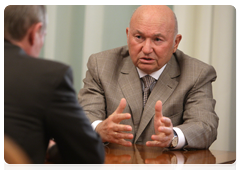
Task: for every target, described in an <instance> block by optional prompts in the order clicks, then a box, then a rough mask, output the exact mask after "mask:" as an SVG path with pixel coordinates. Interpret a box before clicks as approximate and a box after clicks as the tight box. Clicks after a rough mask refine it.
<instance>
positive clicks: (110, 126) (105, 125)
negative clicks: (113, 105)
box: [96, 98, 133, 146]
mask: <svg viewBox="0 0 240 170" xmlns="http://www.w3.org/2000/svg"><path fill="white" fill-rule="evenodd" d="M125 107H126V100H125V99H124V98H123V99H121V101H120V103H119V105H118V108H117V109H116V110H115V112H113V114H111V115H110V116H109V117H108V118H107V119H105V120H104V121H102V122H101V123H99V124H98V125H97V127H96V131H97V132H98V133H99V134H100V136H101V138H102V141H103V142H110V143H117V144H121V145H124V146H131V145H132V143H131V142H129V141H126V140H125V139H132V138H133V135H132V134H129V133H124V132H122V131H131V130H132V127H131V126H130V125H122V124H120V122H121V121H122V120H124V119H130V118H131V115H130V114H129V113H122V112H123V110H124V108H125Z"/></svg>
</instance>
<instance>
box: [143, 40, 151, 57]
mask: <svg viewBox="0 0 240 170" xmlns="http://www.w3.org/2000/svg"><path fill="white" fill-rule="evenodd" d="M142 52H143V53H144V54H146V55H147V54H150V53H152V52H153V48H152V42H151V40H150V39H146V40H145V41H144V43H143V47H142Z"/></svg>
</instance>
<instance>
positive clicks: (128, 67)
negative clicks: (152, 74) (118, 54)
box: [118, 57, 143, 131]
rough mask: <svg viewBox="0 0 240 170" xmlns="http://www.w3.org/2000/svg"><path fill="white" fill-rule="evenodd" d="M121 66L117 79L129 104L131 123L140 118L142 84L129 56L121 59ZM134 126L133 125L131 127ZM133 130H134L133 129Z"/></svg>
mask: <svg viewBox="0 0 240 170" xmlns="http://www.w3.org/2000/svg"><path fill="white" fill-rule="evenodd" d="M123 60H124V61H123V66H122V69H121V73H120V76H119V79H118V82H119V85H120V88H121V90H122V93H123V95H124V97H125V99H126V100H127V103H128V104H129V107H130V110H131V113H134V115H133V114H132V119H133V123H134V124H136V123H137V122H139V121H140V119H141V114H142V109H143V101H142V86H141V82H140V79H139V75H138V73H137V70H136V67H135V65H134V64H133V63H132V60H131V58H130V57H125V58H124V59H123ZM133 128H134V127H133ZM134 131H135V130H134Z"/></svg>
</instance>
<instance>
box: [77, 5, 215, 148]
mask: <svg viewBox="0 0 240 170" xmlns="http://www.w3.org/2000/svg"><path fill="white" fill-rule="evenodd" d="M126 34H127V44H128V45H127V46H123V47H119V48H116V49H112V50H108V51H104V52H100V53H98V54H94V55H91V56H90V58H89V61H88V64H87V66H88V71H87V73H86V78H85V79H84V87H83V88H82V89H81V90H80V92H79V95H78V99H79V103H80V104H81V106H82V107H83V109H84V110H85V112H86V114H87V116H88V118H89V119H90V121H91V122H92V126H93V128H95V130H96V131H97V132H98V133H99V134H100V136H101V137H102V141H103V142H111V143H118V144H121V145H124V146H131V145H132V143H134V144H143V145H145V144H146V145H147V146H159V147H162V148H165V147H167V148H170V149H183V148H184V149H191V148H195V149H205V148H209V147H210V145H211V144H212V143H213V142H214V140H216V137H217V127H218V116H217V115H216V113H215V111H214V107H215V103H216V102H215V100H214V99H213V95H212V82H213V81H215V79H216V72H215V70H214V68H213V67H212V66H210V65H207V64H205V63H203V62H201V61H199V60H197V59H194V58H191V57H189V56H187V55H186V54H184V53H183V52H182V51H180V50H178V49H177V48H178V45H179V43H180V41H181V39H182V36H181V35H180V34H178V28H177V19H176V17H175V14H174V13H173V12H172V10H171V9H170V8H168V7H167V6H141V7H139V8H138V9H137V10H136V11H135V12H134V13H133V15H132V18H131V21H130V25H129V27H128V28H127V29H126Z"/></svg>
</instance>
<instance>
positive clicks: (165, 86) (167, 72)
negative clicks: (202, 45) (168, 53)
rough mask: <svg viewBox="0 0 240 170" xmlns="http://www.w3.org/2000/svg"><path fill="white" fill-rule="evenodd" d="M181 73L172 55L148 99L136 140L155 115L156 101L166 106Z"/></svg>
mask: <svg viewBox="0 0 240 170" xmlns="http://www.w3.org/2000/svg"><path fill="white" fill-rule="evenodd" d="M179 75H180V69H179V66H178V64H177V61H176V59H175V57H174V56H172V58H171V59H170V61H169V62H168V64H167V66H166V68H165V69H164V71H163V73H162V74H161V76H160V77H159V79H158V81H157V83H156V85H155V87H154V88H153V91H152V92H151V94H150V96H149V98H148V100H147V103H146V105H145V107H144V110H143V114H142V118H141V121H140V125H139V128H138V131H137V134H136V138H135V141H134V142H136V141H137V139H138V138H139V136H140V135H141V133H142V132H143V130H144V129H145V128H146V126H147V125H148V123H149V121H150V120H151V119H152V118H153V116H154V115H155V104H156V102H157V101H158V100H161V101H162V104H163V107H164V103H165V102H166V101H167V99H168V98H169V97H170V95H171V94H172V93H173V91H174V90H175V88H176V87H177V85H178V81H177V80H176V79H175V78H176V77H178V76H179ZM165 114H166V113H163V115H165ZM152 128H154V127H152Z"/></svg>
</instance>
